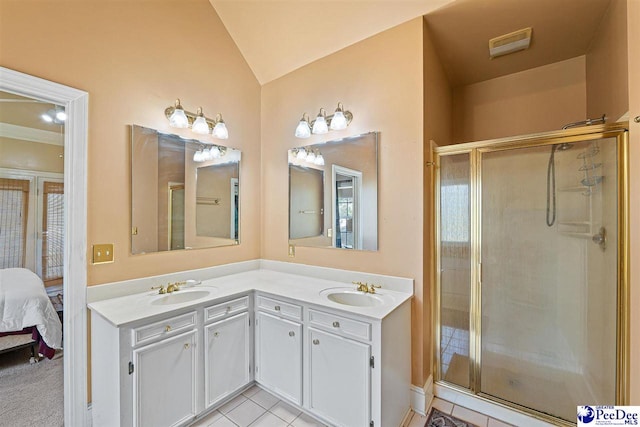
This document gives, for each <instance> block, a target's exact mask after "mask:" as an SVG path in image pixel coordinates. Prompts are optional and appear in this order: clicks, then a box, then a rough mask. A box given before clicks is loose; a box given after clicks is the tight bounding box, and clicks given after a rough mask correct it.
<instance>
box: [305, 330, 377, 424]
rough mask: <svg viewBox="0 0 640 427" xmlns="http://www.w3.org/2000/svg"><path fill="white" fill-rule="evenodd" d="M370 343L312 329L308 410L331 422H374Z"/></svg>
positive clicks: (310, 335) (310, 331)
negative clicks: (372, 414) (372, 416)
mask: <svg viewBox="0 0 640 427" xmlns="http://www.w3.org/2000/svg"><path fill="white" fill-rule="evenodd" d="M370 357H371V346H370V345H368V344H363V343H360V342H357V341H353V340H350V339H347V338H342V337H339V336H337V335H334V334H330V333H327V332H322V331H319V330H317V329H313V328H309V409H311V410H312V411H313V412H314V413H316V414H317V415H318V416H321V417H322V418H325V419H326V420H328V421H331V424H333V425H336V426H342V427H365V426H369V422H370V421H371V367H370V364H369V363H370Z"/></svg>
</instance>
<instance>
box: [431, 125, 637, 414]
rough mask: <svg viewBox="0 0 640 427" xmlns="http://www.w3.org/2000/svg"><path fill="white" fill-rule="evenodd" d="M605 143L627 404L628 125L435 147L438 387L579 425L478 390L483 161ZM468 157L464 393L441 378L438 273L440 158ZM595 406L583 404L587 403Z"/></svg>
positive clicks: (619, 355) (619, 395)
mask: <svg viewBox="0 0 640 427" xmlns="http://www.w3.org/2000/svg"><path fill="white" fill-rule="evenodd" d="M603 138H616V149H617V165H618V167H617V172H618V175H617V191H618V197H617V199H618V217H617V228H618V230H617V237H618V245H617V251H618V268H617V281H618V283H617V307H618V310H617V319H616V323H617V328H616V402H615V404H616V405H628V404H629V345H630V343H629V341H630V338H629V155H628V152H629V138H628V123H627V122H621V123H613V124H608V125H594V126H588V127H581V128H574V129H567V130H561V131H552V132H545V133H537V134H531V135H524V136H518V137H509V138H500V139H492V140H487V141H478V142H470V143H463V144H455V145H448V146H442V147H436V148H435V149H434V150H433V159H434V162H433V163H432V165H433V166H434V167H435V171H434V172H435V173H434V178H435V179H434V180H433V192H432V194H433V204H432V206H433V212H432V213H431V214H432V215H431V216H432V218H433V221H434V231H435V238H434V239H433V242H434V247H433V251H434V253H435V258H434V264H433V265H431V271H432V277H431V279H432V283H435V286H434V287H433V293H432V298H433V299H432V301H433V302H434V311H433V325H434V326H435V328H434V341H433V350H434V353H433V367H432V369H433V371H432V372H433V377H434V383H435V384H437V385H438V386H442V387H446V388H450V389H453V390H456V391H458V392H461V393H464V394H467V395H470V396H474V397H476V398H478V399H481V400H484V401H488V402H491V403H493V404H497V405H499V406H503V407H506V408H509V409H511V410H515V411H517V412H520V413H522V414H524V415H528V416H531V417H534V418H537V419H540V420H543V421H547V422H551V423H553V424H555V425H562V426H575V423H571V422H568V421H566V420H564V419H560V418H557V417H554V416H551V415H548V414H545V413H542V412H539V411H535V410H533V409H531V408H527V407H524V406H521V405H518V404H515V403H513V402H508V401H506V400H502V399H499V398H496V397H494V396H489V395H487V394H484V393H482V392H481V391H480V378H481V363H480V362H481V360H480V355H481V350H482V348H481V331H482V325H481V322H482V313H481V307H482V306H481V280H480V279H481V274H482V272H481V267H482V266H481V264H480V260H481V235H480V224H481V222H482V218H481V211H480V203H481V202H482V200H481V195H480V190H481V188H482V178H481V172H482V170H481V166H482V164H481V158H482V154H484V153H488V152H493V151H503V150H511V149H516V148H528V147H540V146H546V145H552V144H561V143H572V142H580V141H589V140H596V139H603ZM465 153H468V154H469V162H470V171H469V172H470V185H471V189H470V191H469V198H470V201H469V202H470V239H471V241H470V262H471V295H470V296H471V298H470V307H469V308H470V311H469V320H470V322H469V361H470V366H469V368H470V369H469V384H470V387H469V388H465V387H462V386H459V385H456V384H453V383H449V382H446V381H444V379H442V378H440V362H441V360H440V351H441V348H440V342H441V336H440V331H441V326H442V324H441V299H440V298H441V274H440V263H441V253H440V221H439V219H440V216H439V212H440V197H439V194H440V158H441V157H442V156H448V155H454V154H465ZM588 403H591V402H585V404H588Z"/></svg>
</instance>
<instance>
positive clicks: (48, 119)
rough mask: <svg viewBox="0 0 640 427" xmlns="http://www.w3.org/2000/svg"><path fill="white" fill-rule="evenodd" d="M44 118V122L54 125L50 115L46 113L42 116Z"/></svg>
mask: <svg viewBox="0 0 640 427" xmlns="http://www.w3.org/2000/svg"><path fill="white" fill-rule="evenodd" d="M40 117H41V118H42V120H44V121H45V122H47V123H53V119H52V118H51V116H50V115H48V114H47V113H44V114H43V115H41V116H40Z"/></svg>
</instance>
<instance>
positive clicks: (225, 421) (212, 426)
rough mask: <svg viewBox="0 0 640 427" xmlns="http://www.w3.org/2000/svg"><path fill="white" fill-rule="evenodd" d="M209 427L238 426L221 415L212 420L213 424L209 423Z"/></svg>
mask: <svg viewBox="0 0 640 427" xmlns="http://www.w3.org/2000/svg"><path fill="white" fill-rule="evenodd" d="M209 427H238V426H236V425H235V424H234V423H232V422H231V421H229V418H227V417H222V418H220V419H218V420H217V421H214V422H213V424H210V425H209Z"/></svg>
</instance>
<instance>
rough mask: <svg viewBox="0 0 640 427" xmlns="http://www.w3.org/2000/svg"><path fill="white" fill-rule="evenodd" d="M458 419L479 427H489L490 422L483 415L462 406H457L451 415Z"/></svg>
mask: <svg viewBox="0 0 640 427" xmlns="http://www.w3.org/2000/svg"><path fill="white" fill-rule="evenodd" d="M451 415H453V416H454V417H456V418H460V419H461V420H463V421H467V422H470V423H471V424H475V425H477V426H478V427H487V423H488V421H489V417H487V416H486V415H483V414H481V413H479V412H475V411H472V410H470V409H467V408H463V407H462V406H458V405H455V406H454V407H453V412H452V413H451Z"/></svg>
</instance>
